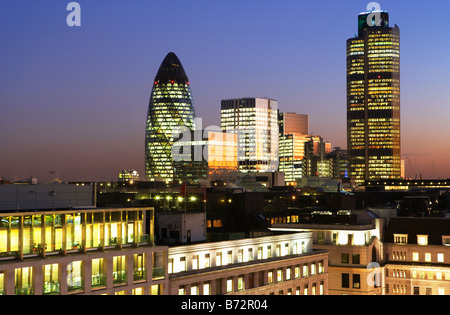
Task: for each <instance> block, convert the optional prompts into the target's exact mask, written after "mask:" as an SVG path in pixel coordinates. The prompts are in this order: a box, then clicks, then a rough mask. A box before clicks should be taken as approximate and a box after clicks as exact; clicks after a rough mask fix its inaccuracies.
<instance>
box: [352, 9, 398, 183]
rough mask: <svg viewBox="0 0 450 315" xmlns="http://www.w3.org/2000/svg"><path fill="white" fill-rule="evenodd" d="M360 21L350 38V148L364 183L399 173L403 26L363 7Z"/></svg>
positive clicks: (354, 175) (354, 172) (356, 175)
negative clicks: (398, 25) (371, 18)
mask: <svg viewBox="0 0 450 315" xmlns="http://www.w3.org/2000/svg"><path fill="white" fill-rule="evenodd" d="M372 13H373V14H372ZM371 14H372V15H371ZM377 15H378V16H379V17H380V19H379V20H380V24H378V25H377V24H376V23H377V22H378V18H376V17H377ZM369 16H374V19H373V21H370V20H369ZM368 20H369V21H368ZM358 24H359V25H358V26H359V29H358V36H355V37H354V38H351V39H349V40H347V143H348V147H347V148H348V155H349V161H350V176H351V178H353V179H355V180H356V182H357V184H359V185H361V184H363V183H364V181H365V180H377V179H399V178H400V177H401V153H400V30H399V28H398V27H397V25H395V27H389V14H388V13H387V12H385V11H374V12H363V13H361V14H360V15H359V17H358Z"/></svg>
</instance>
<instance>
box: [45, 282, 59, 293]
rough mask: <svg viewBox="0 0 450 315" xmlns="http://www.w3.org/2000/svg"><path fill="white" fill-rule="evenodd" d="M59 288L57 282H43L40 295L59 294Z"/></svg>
mask: <svg viewBox="0 0 450 315" xmlns="http://www.w3.org/2000/svg"><path fill="white" fill-rule="evenodd" d="M60 293H61V286H60V284H59V283H58V282H57V281H48V282H45V283H44V285H43V286H42V294H44V295H52V294H60Z"/></svg>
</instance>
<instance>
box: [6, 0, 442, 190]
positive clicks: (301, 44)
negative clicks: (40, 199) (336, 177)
mask: <svg viewBox="0 0 450 315" xmlns="http://www.w3.org/2000/svg"><path fill="white" fill-rule="evenodd" d="M79 3H80V5H81V10H82V11H81V12H82V26H81V27H79V28H70V27H68V26H67V25H66V24H65V21H66V16H67V14H68V13H69V12H68V11H66V8H65V5H67V3H63V5H61V3H60V2H59V3H58V2H57V1H49V2H48V4H46V6H45V8H44V7H43V6H41V5H39V4H38V3H35V2H32V1H19V2H13V1H9V0H7V1H4V2H2V3H1V4H0V20H1V21H2V22H0V23H1V24H0V25H1V27H0V36H1V37H2V38H4V39H5V42H6V43H7V45H6V49H5V54H4V59H3V60H2V61H0V73H2V75H3V76H4V77H2V83H3V84H2V85H1V86H0V103H1V108H2V118H3V122H2V124H1V127H0V132H1V134H2V135H3V136H2V138H1V140H0V147H1V148H2V149H3V150H2V151H3V152H2V153H3V154H2V159H1V161H0V177H3V178H5V179H12V180H18V179H22V178H24V177H28V176H31V175H32V176H36V177H38V179H39V180H42V181H45V180H48V179H49V177H50V176H51V174H49V171H54V172H56V174H57V175H58V176H59V177H60V178H61V179H63V180H116V179H117V174H118V173H119V172H120V171H121V170H122V169H125V168H133V169H136V170H138V171H139V173H140V174H141V177H142V179H143V178H144V177H145V171H144V170H145V167H144V146H143V142H144V132H143V131H144V130H145V119H146V110H147V107H148V98H149V92H150V91H151V86H152V85H153V83H154V82H153V79H154V74H155V73H156V72H157V69H158V67H159V65H160V63H161V60H162V59H163V58H164V56H165V55H166V54H167V53H168V52H170V51H174V52H175V53H176V54H177V55H178V56H179V57H180V59H182V60H183V65H184V67H185V69H186V72H187V73H189V77H190V80H191V82H192V85H193V99H194V103H195V108H196V114H197V117H201V118H203V120H204V123H203V125H204V126H208V125H216V126H220V101H221V100H222V99H228V98H240V97H267V98H272V99H276V100H278V102H279V109H280V112H296V113H299V114H308V115H309V116H310V130H311V133H312V134H315V135H321V136H322V137H323V138H324V139H325V140H327V141H330V142H331V144H332V146H340V147H343V148H345V147H346V99H345V98H346V83H345V81H346V75H345V54H346V49H345V40H346V39H348V38H349V37H351V36H352V35H353V34H354V33H355V24H356V16H357V15H358V14H359V13H360V12H362V11H365V9H366V6H367V4H368V1H348V2H346V3H345V4H343V3H336V2H335V1H319V2H318V3H309V2H304V1H302V2H300V3H297V2H296V1H285V2H283V3H259V2H256V1H244V3H239V2H235V1H231V2H229V3H227V6H225V5H223V4H217V3H211V2H206V1H199V2H196V4H195V5H189V4H187V3H183V2H181V1H173V2H171V3H172V5H173V7H172V6H171V5H169V4H166V3H164V4H161V3H151V4H143V5H142V6H140V7H137V6H132V5H129V4H126V3H125V2H123V1H119V0H117V1H108V2H106V1H98V2H96V3H95V4H93V3H89V2H88V1H79ZM379 3H380V5H381V8H382V9H385V10H387V11H388V12H389V13H390V16H391V20H392V21H393V22H395V24H398V25H399V27H400V28H401V29H402V65H401V69H402V91H401V95H402V153H403V155H402V157H403V158H404V159H406V158H409V159H410V161H411V167H412V168H413V171H411V170H410V166H409V165H408V163H407V164H406V174H407V176H408V177H413V173H417V174H418V175H419V174H422V176H423V177H424V178H437V177H441V178H450V163H448V161H449V158H448V154H450V147H449V146H448V145H446V141H445V139H446V136H450V128H448V127H447V122H446V117H448V116H449V115H446V114H450V107H449V106H445V105H447V104H449V98H448V96H447V95H446V94H445V92H446V90H445V87H446V86H448V85H449V83H450V76H449V75H448V73H450V63H449V62H448V57H447V56H448V55H449V53H450V44H449V43H447V42H446V41H445V40H443V39H445V38H446V37H445V36H446V32H448V30H449V27H448V26H447V25H446V24H445V21H444V20H445V19H440V18H439V12H443V11H446V10H445V8H446V7H448V8H449V9H450V5H449V3H447V2H445V1H431V2H428V3H427V4H426V5H424V4H423V3H421V2H419V1H408V2H406V1H405V2H403V1H402V2H401V3H400V4H399V3H398V2H397V3H394V2H392V1H379ZM173 8H175V9H174V12H175V13H174V14H175V16H176V17H177V19H175V20H174V21H173V22H172V23H169V24H168V25H167V26H166V25H165V24H164V23H162V22H163V21H164V17H163V16H164V14H161V13H160V12H167V10H171V9H173ZM158 12H159V13H158ZM145 14H150V15H151V18H152V19H153V20H152V22H147V20H145V19H144V17H145ZM158 14H159V15H160V16H158ZM416 15H419V16H420V18H421V20H420V22H418V19H415V18H413V17H414V16H416ZM183 17H185V19H183ZM218 17H222V19H223V21H222V20H221V19H218ZM150 20H151V19H150ZM221 21H222V22H221ZM422 21H423V23H422ZM418 23H421V24H420V26H418ZM305 25H306V27H305ZM183 26H184V28H183ZM149 42H151V43H149ZM324 88H325V89H326V91H325V92H324V90H323V89H324ZM105 113H106V114H105ZM46 177H47V178H46Z"/></svg>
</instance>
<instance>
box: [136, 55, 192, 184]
mask: <svg viewBox="0 0 450 315" xmlns="http://www.w3.org/2000/svg"><path fill="white" fill-rule="evenodd" d="M194 117H195V112H194V102H193V100H192V92H191V87H190V84H189V79H188V77H187V75H186V73H185V71H184V68H183V65H182V64H181V62H180V60H179V59H178V57H177V56H176V55H175V54H174V53H172V52H171V53H169V54H168V55H167V56H166V58H165V59H164V61H163V62H162V64H161V67H160V68H159V71H158V74H157V75H156V78H155V82H154V85H153V90H152V95H151V97H150V104H149V107H148V115H147V129H146V138H145V173H146V178H147V180H150V181H173V180H174V171H173V160H172V146H173V143H174V135H173V132H174V131H176V129H177V128H178V127H183V126H184V127H187V128H188V129H189V130H194V129H195V126H194Z"/></svg>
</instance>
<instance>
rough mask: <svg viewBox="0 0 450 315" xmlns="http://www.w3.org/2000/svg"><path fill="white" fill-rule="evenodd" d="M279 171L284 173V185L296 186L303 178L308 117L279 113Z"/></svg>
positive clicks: (307, 137) (307, 138)
mask: <svg viewBox="0 0 450 315" xmlns="http://www.w3.org/2000/svg"><path fill="white" fill-rule="evenodd" d="M278 123H279V127H280V140H279V164H280V165H279V171H280V172H283V173H285V181H286V185H289V186H296V185H297V181H298V180H300V179H301V178H302V177H303V176H304V161H303V159H304V157H305V142H307V141H308V140H309V136H308V132H309V116H308V115H301V114H295V113H280V114H279V115H278Z"/></svg>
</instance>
